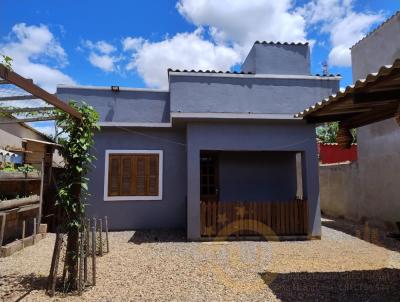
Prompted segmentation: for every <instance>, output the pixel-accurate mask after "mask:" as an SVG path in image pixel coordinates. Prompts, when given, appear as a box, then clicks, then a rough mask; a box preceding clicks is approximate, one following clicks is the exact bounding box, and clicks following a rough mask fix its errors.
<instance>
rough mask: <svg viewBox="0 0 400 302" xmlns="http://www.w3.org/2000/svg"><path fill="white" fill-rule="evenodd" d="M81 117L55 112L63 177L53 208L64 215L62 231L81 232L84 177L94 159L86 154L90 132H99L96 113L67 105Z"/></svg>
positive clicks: (90, 138)
mask: <svg viewBox="0 0 400 302" xmlns="http://www.w3.org/2000/svg"><path fill="white" fill-rule="evenodd" d="M69 104H70V105H71V106H72V107H74V108H75V109H77V110H78V111H79V112H80V113H81V114H82V120H78V119H76V118H74V117H71V116H70V115H69V114H67V113H65V112H63V111H57V113H56V114H57V126H58V127H60V128H61V129H62V130H63V131H62V132H63V133H64V134H65V138H63V139H60V140H59V142H58V143H59V144H61V146H62V148H61V154H62V156H63V157H64V161H65V171H64V173H63V176H62V179H61V183H60V186H59V191H58V198H57V205H58V206H60V207H62V209H63V211H64V213H65V214H66V228H67V230H71V229H81V227H82V226H83V224H82V221H83V218H84V214H85V201H86V199H87V197H88V186H87V182H88V178H86V177H84V176H85V175H87V173H88V172H89V171H90V168H91V166H92V162H93V160H94V159H95V157H94V156H93V155H91V154H90V153H89V150H90V148H91V147H92V146H93V143H94V140H93V134H94V132H93V130H94V129H99V128H98V126H97V121H98V119H99V115H98V113H97V112H96V111H95V110H94V109H93V107H91V106H89V105H88V104H86V103H82V104H81V105H78V104H77V103H76V102H74V101H71V102H70V103H69Z"/></svg>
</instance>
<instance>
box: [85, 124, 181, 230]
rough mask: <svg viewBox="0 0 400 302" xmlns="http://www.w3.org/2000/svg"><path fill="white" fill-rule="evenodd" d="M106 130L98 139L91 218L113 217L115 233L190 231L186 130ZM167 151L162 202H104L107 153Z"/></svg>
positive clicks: (100, 133)
mask: <svg viewBox="0 0 400 302" xmlns="http://www.w3.org/2000/svg"><path fill="white" fill-rule="evenodd" d="M128 130H129V132H128V131H125V130H122V129H119V128H103V129H102V130H101V132H99V133H97V134H96V135H95V146H94V150H93V153H94V155H95V156H96V157H97V160H96V161H95V166H96V168H95V169H93V171H92V172H91V173H90V174H89V176H88V177H89V179H90V182H89V190H90V193H91V194H92V196H91V197H90V198H89V205H88V206H87V213H88V215H89V217H91V216H96V217H103V216H108V217H109V224H110V229H111V230H122V229H148V228H185V227H186V193H187V191H186V146H185V140H186V138H185V129H180V130H176V129H174V130H172V129H153V130H152V129H143V128H142V129H140V128H129V129H128ZM107 149H114V150H115V149H117V150H118V149H119V150H163V157H164V164H163V196H162V200H143V201H141V200H126V201H125V200H124V201H104V198H103V196H104V171H105V150H107Z"/></svg>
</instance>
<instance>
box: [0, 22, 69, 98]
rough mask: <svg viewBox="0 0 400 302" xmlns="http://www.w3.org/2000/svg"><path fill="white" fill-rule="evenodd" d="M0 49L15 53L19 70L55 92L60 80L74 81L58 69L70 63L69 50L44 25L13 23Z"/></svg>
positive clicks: (14, 61) (14, 60)
mask: <svg viewBox="0 0 400 302" xmlns="http://www.w3.org/2000/svg"><path fill="white" fill-rule="evenodd" d="M0 52H1V53H4V54H6V55H8V56H10V57H12V59H13V61H12V68H13V69H14V70H15V71H16V72H18V73H20V74H21V75H22V76H24V77H27V78H32V79H34V81H35V82H36V83H37V84H38V85H40V86H41V87H43V88H44V89H46V90H48V91H50V92H55V88H56V85H57V84H74V83H75V81H74V80H73V79H72V78H71V77H70V76H68V75H66V74H65V73H63V72H62V71H60V70H59V69H58V68H61V67H63V66H65V65H67V64H68V59H67V54H66V53H65V51H64V49H63V48H62V47H61V45H60V43H59V42H58V41H57V40H56V39H55V38H54V36H53V34H52V33H51V32H50V30H49V29H48V27H47V26H45V25H39V26H35V25H32V26H28V25H26V24H25V23H19V24H16V25H14V26H13V28H12V31H11V33H10V35H9V37H8V39H7V42H6V43H3V44H0Z"/></svg>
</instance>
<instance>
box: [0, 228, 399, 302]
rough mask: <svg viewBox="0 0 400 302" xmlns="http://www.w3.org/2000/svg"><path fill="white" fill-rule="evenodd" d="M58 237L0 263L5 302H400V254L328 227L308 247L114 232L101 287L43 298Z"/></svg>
mask: <svg viewBox="0 0 400 302" xmlns="http://www.w3.org/2000/svg"><path fill="white" fill-rule="evenodd" d="M53 244H54V235H52V234H49V236H48V237H47V238H45V239H44V240H42V241H40V242H39V243H38V244H37V245H36V246H32V247H28V248H26V249H24V250H23V251H21V252H18V253H16V254H14V255H12V256H11V257H8V258H0V299H2V300H3V301H17V300H18V299H20V300H18V301H43V300H46V301H49V300H57V301H352V300H356V301H400V288H399V280H400V253H399V251H400V249H397V250H395V249H386V248H385V247H382V246H379V245H377V244H371V243H369V242H367V241H365V240H361V239H359V238H357V237H354V236H351V235H348V234H346V233H344V232H341V231H337V230H335V229H333V228H328V227H323V235H322V240H315V241H304V242H250V241H246V242H245V241H242V242H229V243H228V242H220V243H217V242H208V243H193V242H184V239H183V234H179V233H174V232H168V231H163V232H155V231H153V232H136V233H135V232H133V231H131V232H114V233H111V234H110V245H111V252H110V253H109V254H107V255H105V256H103V257H102V258H98V266H97V267H98V278H97V286H96V287H94V288H90V289H88V290H86V291H85V292H84V294H83V295H82V296H81V297H77V296H68V297H60V296H59V297H55V298H52V299H50V298H49V297H47V296H46V295H45V293H44V290H43V288H44V285H45V282H46V276H47V274H48V272H49V265H50V259H51V253H52V249H53Z"/></svg>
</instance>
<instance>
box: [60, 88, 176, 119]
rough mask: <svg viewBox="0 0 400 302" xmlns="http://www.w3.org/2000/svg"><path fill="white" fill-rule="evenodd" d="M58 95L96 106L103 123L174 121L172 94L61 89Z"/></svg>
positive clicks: (138, 90) (152, 91)
mask: <svg viewBox="0 0 400 302" xmlns="http://www.w3.org/2000/svg"><path fill="white" fill-rule="evenodd" d="M57 95H58V96H59V97H60V98H61V99H62V100H64V101H70V100H74V101H77V102H82V101H85V102H86V103H88V104H90V105H92V106H93V107H94V108H96V111H97V112H98V113H99V114H100V122H137V123H139V122H147V123H163V122H169V121H170V106H169V92H168V91H157V90H154V89H153V90H148V89H129V88H128V89H126V88H125V89H124V88H120V91H118V92H113V91H111V89H110V87H104V88H101V87H96V88H95V87H93V88H91V87H72V88H71V87H68V86H59V87H58V88H57Z"/></svg>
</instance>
